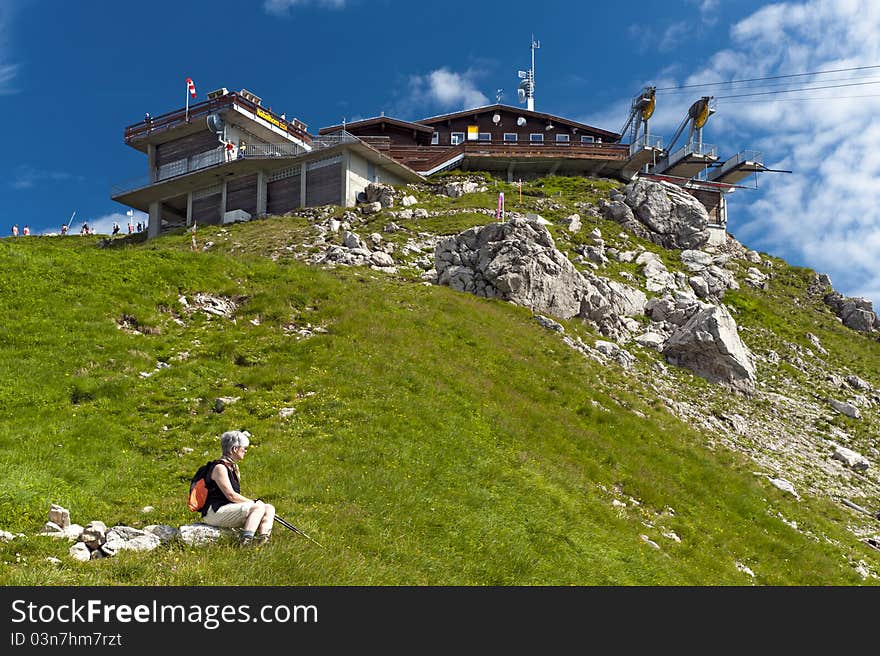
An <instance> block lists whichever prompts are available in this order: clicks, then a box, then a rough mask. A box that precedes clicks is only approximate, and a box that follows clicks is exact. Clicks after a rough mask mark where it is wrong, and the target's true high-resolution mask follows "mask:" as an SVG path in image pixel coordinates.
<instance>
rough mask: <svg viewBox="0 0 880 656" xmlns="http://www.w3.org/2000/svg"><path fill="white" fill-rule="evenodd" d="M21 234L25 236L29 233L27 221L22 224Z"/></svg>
mask: <svg viewBox="0 0 880 656" xmlns="http://www.w3.org/2000/svg"><path fill="white" fill-rule="evenodd" d="M21 234H23V235H24V236H25V237H27V236H28V235H29V234H31V227H30V226H29V225H28V224H27V223H25V224H24V230H22V233H21Z"/></svg>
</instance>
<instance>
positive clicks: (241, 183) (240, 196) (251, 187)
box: [226, 173, 257, 216]
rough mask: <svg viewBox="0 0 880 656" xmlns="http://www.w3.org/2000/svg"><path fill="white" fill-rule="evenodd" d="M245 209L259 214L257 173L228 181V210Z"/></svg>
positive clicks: (254, 214) (252, 213) (249, 212)
mask: <svg viewBox="0 0 880 656" xmlns="http://www.w3.org/2000/svg"><path fill="white" fill-rule="evenodd" d="M231 210H244V211H245V212H247V213H248V214H250V215H251V216H256V214H257V174H256V173H254V174H253V175H246V176H244V177H242V178H236V179H235V180H229V181H228V182H227V183H226V211H227V212H229V211H231Z"/></svg>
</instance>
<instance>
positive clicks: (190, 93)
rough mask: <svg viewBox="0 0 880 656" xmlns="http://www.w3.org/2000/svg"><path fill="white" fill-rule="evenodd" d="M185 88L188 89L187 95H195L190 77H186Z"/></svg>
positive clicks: (194, 86)
mask: <svg viewBox="0 0 880 656" xmlns="http://www.w3.org/2000/svg"><path fill="white" fill-rule="evenodd" d="M186 88H187V89H189V95H191V96H192V97H193V98H195V97H196V85H195V84H193V81H192V78H191V77H188V78H186Z"/></svg>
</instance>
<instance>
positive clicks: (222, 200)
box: [220, 180, 226, 225]
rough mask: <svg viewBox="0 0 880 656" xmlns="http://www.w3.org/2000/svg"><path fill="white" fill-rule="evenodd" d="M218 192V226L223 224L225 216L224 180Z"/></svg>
mask: <svg viewBox="0 0 880 656" xmlns="http://www.w3.org/2000/svg"><path fill="white" fill-rule="evenodd" d="M221 189H222V190H221V192H220V224H221V225H222V224H223V217H224V216H225V215H226V180H224V181H223V186H222V188H221Z"/></svg>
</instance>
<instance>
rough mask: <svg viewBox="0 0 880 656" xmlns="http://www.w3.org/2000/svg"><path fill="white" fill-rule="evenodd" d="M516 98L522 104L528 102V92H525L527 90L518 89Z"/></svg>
mask: <svg viewBox="0 0 880 656" xmlns="http://www.w3.org/2000/svg"><path fill="white" fill-rule="evenodd" d="M516 97H517V99H518V100H519V101H520V102H521V103H524V102H525V101H526V92H525V89H523V88H522V87H520V88H519V89H517V90H516Z"/></svg>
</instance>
